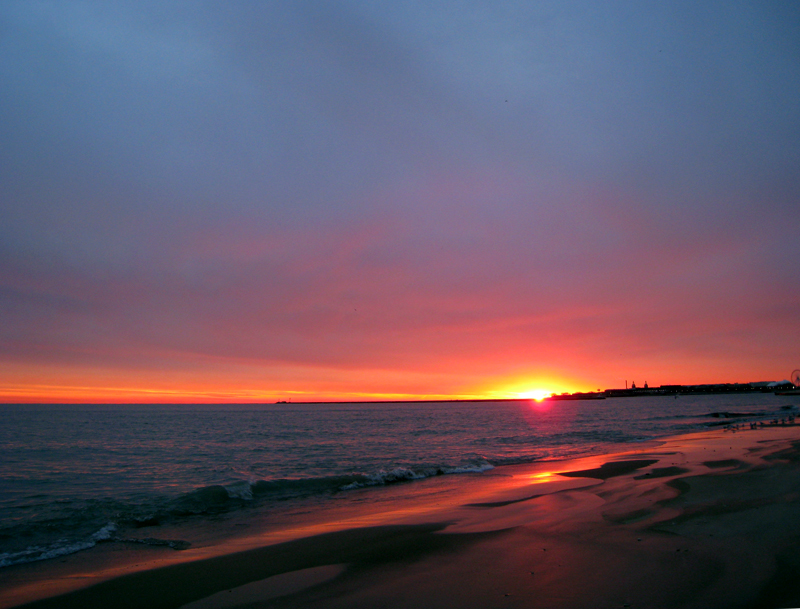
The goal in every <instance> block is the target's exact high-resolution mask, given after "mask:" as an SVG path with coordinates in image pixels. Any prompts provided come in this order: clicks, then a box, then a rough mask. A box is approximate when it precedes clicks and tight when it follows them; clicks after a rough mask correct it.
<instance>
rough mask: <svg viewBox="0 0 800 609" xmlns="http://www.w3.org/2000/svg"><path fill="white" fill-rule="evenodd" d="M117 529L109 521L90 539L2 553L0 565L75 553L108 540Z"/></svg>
mask: <svg viewBox="0 0 800 609" xmlns="http://www.w3.org/2000/svg"><path fill="white" fill-rule="evenodd" d="M116 530H117V525H116V524H114V523H113V522H109V523H108V524H107V525H106V526H104V527H103V528H102V529H100V530H99V531H96V532H94V533H92V535H91V536H90V537H89V539H85V540H82V541H71V542H70V541H67V540H66V539H60V540H59V541H57V542H55V543H52V544H50V545H47V546H29V547H27V548H25V549H24V550H20V551H18V552H5V553H3V554H0V567H8V566H10V565H19V564H22V563H26V562H35V561H37V560H47V559H49V558H57V557H59V556H66V555H67V554H74V553H75V552H80V551H81V550H88V549H89V548H93V547H94V546H96V545H97V542H99V541H107V540H109V539H111V538H112V535H113V533H114V532H115V531H116Z"/></svg>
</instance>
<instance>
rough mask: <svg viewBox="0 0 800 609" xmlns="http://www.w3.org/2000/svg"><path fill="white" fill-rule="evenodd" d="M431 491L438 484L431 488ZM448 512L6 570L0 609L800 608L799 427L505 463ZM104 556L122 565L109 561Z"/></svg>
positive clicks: (409, 513)
mask: <svg viewBox="0 0 800 609" xmlns="http://www.w3.org/2000/svg"><path fill="white" fill-rule="evenodd" d="M431 483H432V484H433V483H436V480H433V481H432V482H431ZM463 487H464V488H463V492H461V493H455V494H452V495H451V496H450V499H449V500H447V501H440V502H439V503H438V504H430V503H426V502H424V501H420V502H419V505H417V506H416V507H415V505H414V504H413V502H405V503H404V504H403V509H398V510H396V511H394V512H391V511H389V512H384V513H375V511H374V506H372V508H365V509H364V511H363V513H361V514H359V513H358V512H357V511H353V510H352V509H351V511H350V512H349V513H348V514H347V517H346V518H341V519H339V520H333V521H330V522H324V521H317V522H314V523H311V524H309V525H308V526H307V527H305V528H304V527H302V526H301V527H298V528H296V529H295V530H293V531H291V532H288V531H284V532H283V533H282V535H283V537H281V535H280V534H276V533H275V532H273V533H271V534H265V535H263V536H260V537H259V536H256V537H253V538H244V537H243V538H240V539H239V540H237V541H236V543H231V544H229V545H228V546H225V545H224V544H223V545H220V546H214V547H205V548H195V549H189V550H186V551H184V552H169V553H166V552H162V551H159V550H157V549H153V548H145V549H143V551H142V553H141V555H140V556H138V557H137V559H138V560H137V561H134V562H131V560H130V559H131V558H132V557H131V555H130V550H127V551H126V552H125V553H124V554H125V556H126V558H125V560H121V559H118V560H117V563H116V564H115V562H114V559H113V557H112V555H113V553H114V552H113V546H114V545H115V544H108V545H107V547H106V548H105V550H104V551H103V552H100V553H94V554H92V555H89V553H86V554H85V555H84V554H80V553H79V554H75V555H74V556H71V557H69V560H66V561H65V562H59V563H54V561H42V562H39V563H35V564H33V565H19V566H17V567H15V568H14V569H6V570H4V571H3V572H2V574H0V577H2V579H0V590H2V594H0V605H1V606H3V607H16V606H25V607H30V608H31V609H33V608H37V609H45V608H49V607H53V608H56V607H58V608H69V607H84V608H85V607H112V606H113V607H131V608H136V609H143V608H145V607H163V608H168V607H172V608H177V607H185V608H186V609H215V608H217V609H222V608H234V607H242V608H243V607H252V608H256V607H264V608H266V607H276V608H277V607H319V608H338V607H398V608H399V607H442V608H449V607H588V606H591V607H609V608H610V607H659V608H669V607H784V606H797V605H798V604H800V580H798V579H797V577H796V573H797V570H798V568H800V549H798V548H800V544H798V541H800V535H799V534H798V523H800V427H797V426H788V425H787V426H780V425H776V426H765V427H762V428H759V429H749V428H748V429H745V428H744V426H741V427H740V429H739V430H738V431H734V430H732V429H723V428H718V429H716V430H713V431H705V432H700V433H694V434H687V435H682V436H676V437H672V438H666V439H661V440H658V441H650V442H646V443H643V444H641V445H638V446H636V447H635V449H634V450H627V451H624V452H619V453H615V454H605V455H595V456H591V457H585V458H580V459H572V460H560V461H548V462H543V463H532V464H518V465H512V466H506V467H498V468H496V469H495V470H493V471H492V472H490V473H489V474H488V475H484V474H480V475H478V476H475V477H474V478H472V479H471V481H470V483H469V484H464V485H463ZM110 557H111V558H110Z"/></svg>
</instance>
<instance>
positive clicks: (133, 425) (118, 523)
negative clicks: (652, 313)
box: [0, 393, 800, 568]
mask: <svg viewBox="0 0 800 609" xmlns="http://www.w3.org/2000/svg"><path fill="white" fill-rule="evenodd" d="M798 406H800V396H776V395H772V394H761V393H750V394H740V395H730V394H729V395H712V396H680V397H678V398H673V397H630V398H615V399H606V400H591V401H544V402H533V401H527V400H520V401H510V402H438V403H419V402H416V403H415V402H410V403H374V404H367V403H358V404H339V403H332V404H246V405H200V404H198V405H174V404H161V405H152V404H151V405H132V404H123V405H120V404H99V405H97V404H95V405H80V404H59V405H56V404H19V405H13V404H5V405H0V568H9V567H12V566H13V565H18V564H22V563H28V562H34V561H41V560H47V559H53V558H56V557H60V556H65V555H68V554H72V553H75V552H81V551H83V552H89V551H92V549H93V548H95V547H96V546H98V544H102V543H105V542H109V541H115V542H123V543H132V544H146V545H163V546H169V547H171V548H173V549H175V550H181V549H184V548H186V547H189V546H190V545H193V544H197V543H198V542H199V543H210V541H209V540H210V539H212V538H213V539H216V540H217V541H219V540H220V539H224V538H226V536H233V535H235V534H237V533H236V532H237V531H239V534H241V530H242V528H243V527H244V528H247V527H250V529H249V530H254V529H258V528H259V527H260V528H261V529H265V528H270V527H272V528H273V529H274V528H276V527H280V526H287V525H288V524H290V523H292V522H293V521H295V520H297V519H298V518H300V517H301V516H304V517H310V515H316V516H319V515H321V514H325V513H326V510H333V509H340V508H342V506H346V505H347V504H348V502H351V503H352V502H376V505H377V504H380V502H381V501H383V502H388V503H390V502H397V501H398V500H399V499H398V498H399V497H402V496H403V495H408V494H413V492H414V489H415V488H422V486H421V485H420V483H421V481H425V480H430V479H431V478H441V479H446V480H447V484H446V485H439V486H436V487H435V488H433V487H431V488H433V490H430V492H434V493H437V492H441V493H444V492H446V489H448V488H453V487H454V486H457V485H459V484H464V483H465V482H466V481H468V480H470V479H474V478H475V477H480V476H484V475H491V474H492V473H493V472H494V473H496V472H497V471H501V470H499V468H502V467H504V466H508V465H515V464H521V463H530V462H537V461H546V460H558V459H566V458H573V457H579V456H588V455H592V454H599V453H605V452H611V451H615V450H627V449H630V448H631V447H632V446H635V443H638V442H643V441H648V440H654V439H657V438H659V437H664V436H671V435H677V434H684V433H689V432H692V431H700V430H703V429H708V428H709V427H710V426H715V425H720V424H728V423H741V422H743V421H759V420H761V421H771V420H774V419H780V418H783V417H786V416H787V415H788V414H791V413H794V414H800V413H799V412H798ZM719 412H729V413H741V414H746V415H747V416H743V417H740V418H739V417H737V418H730V419H726V418H721V417H718V416H711V415H712V413H719ZM388 503H387V505H388Z"/></svg>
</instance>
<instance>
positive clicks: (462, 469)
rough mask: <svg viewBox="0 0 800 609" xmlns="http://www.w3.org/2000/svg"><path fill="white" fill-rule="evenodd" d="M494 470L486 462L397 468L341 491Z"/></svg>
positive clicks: (373, 475)
mask: <svg viewBox="0 0 800 609" xmlns="http://www.w3.org/2000/svg"><path fill="white" fill-rule="evenodd" d="M490 469H494V465H492V464H491V463H489V462H488V461H484V462H482V463H478V464H475V465H462V466H458V467H427V468H423V469H420V470H413V469H409V468H406V467H397V468H395V469H393V470H390V471H384V470H381V471H379V472H378V473H377V474H371V475H368V476H365V477H364V479H363V480H356V481H355V482H351V483H350V484H345V485H344V486H342V487H341V490H343V491H347V490H352V489H355V488H363V487H365V486H382V485H386V484H394V483H395V482H405V481H409V480H422V479H424V478H432V477H433V476H443V475H446V474H471V473H480V472H485V471H488V470H490Z"/></svg>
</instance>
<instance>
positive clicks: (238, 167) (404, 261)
mask: <svg viewBox="0 0 800 609" xmlns="http://www.w3.org/2000/svg"><path fill="white" fill-rule="evenodd" d="M799 211H800V5H799V4H797V3H795V2H770V1H759V2H736V1H724V2H714V1H708V2H702V3H698V2H695V1H694V0H690V1H687V2H669V1H666V2H658V3H655V2H638V1H631V2H615V1H609V2H594V1H587V2H582V1H577V0H576V1H571V2H561V1H556V2H529V1H525V2H514V1H508V2H500V3H498V2H494V1H486V2H483V1H459V2H456V1H452V0H442V1H437V2H428V1H425V2H415V1H401V0H390V1H382V0H365V1H349V0H342V1H337V2H325V1H314V2H304V1H293V2H283V1H281V2H268V1H264V2H244V1H231V2H222V1H218V2H203V1H192V2H177V1H176V2H167V3H165V2H162V1H160V0H159V1H157V2H147V1H142V0H136V1H135V2H134V1H131V2H126V1H119V0H105V1H98V2H82V1H78V0H76V1H70V2H40V1H35V0H24V1H16V0H5V1H4V2H2V3H0V401H5V402H25V401H45V402H47V401H66V402H75V401H78V402H80V401H121V402H148V401H189V402H191V401H211V402H226V401H227V402H243V401H262V400H263V401H275V400H293V401H302V400H314V399H330V400H347V399H357V400H362V399H365V400H370V399H405V398H411V397H416V398H443V397H448V396H451V397H453V396H454V397H484V398H486V397H488V398H492V397H516V396H517V395H520V394H525V393H526V392H529V391H532V390H536V389H538V390H548V391H556V392H562V391H592V390H596V389H605V388H614V387H624V386H625V384H626V383H628V384H629V383H631V382H632V381H635V382H636V383H637V385H642V384H643V383H644V382H645V381H647V382H648V383H649V384H650V385H651V386H657V385H660V384H676V383H679V384H695V383H716V382H750V381H761V380H781V379H784V378H788V377H789V375H790V373H791V371H792V369H794V368H800V349H799V348H798V345H800V272H799V271H798V265H797V261H798V259H800V238H798V212H799Z"/></svg>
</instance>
